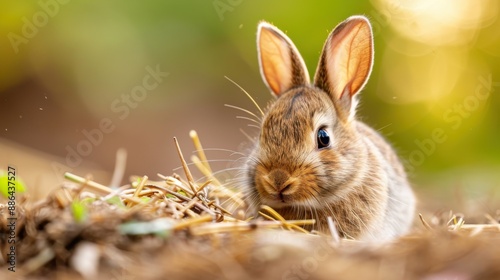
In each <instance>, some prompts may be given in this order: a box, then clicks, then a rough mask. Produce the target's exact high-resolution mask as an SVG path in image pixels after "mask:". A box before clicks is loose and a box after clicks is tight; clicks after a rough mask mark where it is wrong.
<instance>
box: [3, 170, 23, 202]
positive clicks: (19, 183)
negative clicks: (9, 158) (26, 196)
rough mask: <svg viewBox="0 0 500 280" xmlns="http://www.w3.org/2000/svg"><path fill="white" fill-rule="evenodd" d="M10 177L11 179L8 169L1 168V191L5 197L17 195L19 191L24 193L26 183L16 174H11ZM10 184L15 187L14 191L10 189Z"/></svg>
mask: <svg viewBox="0 0 500 280" xmlns="http://www.w3.org/2000/svg"><path fill="white" fill-rule="evenodd" d="M14 178H15V180H14ZM10 179H11V180H9V174H8V173H7V171H5V170H0V193H1V194H2V195H3V196H5V197H9V196H11V195H14V196H15V195H16V194H18V193H23V192H25V191H26V188H25V187H24V183H23V182H22V181H21V180H20V179H19V178H17V177H15V176H10ZM9 183H10V184H9ZM9 185H10V187H15V191H14V192H12V189H11V190H10V191H9Z"/></svg>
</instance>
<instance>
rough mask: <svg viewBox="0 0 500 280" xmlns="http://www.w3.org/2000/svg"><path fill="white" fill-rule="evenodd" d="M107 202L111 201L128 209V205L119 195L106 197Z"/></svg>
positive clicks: (119, 206)
mask: <svg viewBox="0 0 500 280" xmlns="http://www.w3.org/2000/svg"><path fill="white" fill-rule="evenodd" d="M106 202H107V203H109V204H113V205H116V206H118V208H121V209H127V206H125V204H123V201H122V200H121V198H120V197H119V196H117V195H115V196H112V197H110V198H108V199H106Z"/></svg>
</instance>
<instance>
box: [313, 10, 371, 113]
mask: <svg viewBox="0 0 500 280" xmlns="http://www.w3.org/2000/svg"><path fill="white" fill-rule="evenodd" d="M372 65H373V36H372V29H371V25H370V22H369V21H368V19H367V18H365V17H363V16H352V17H349V18H348V19H347V20H345V21H344V22H342V23H340V24H339V25H338V26H337V27H335V29H334V30H333V31H332V33H330V36H328V39H327V40H326V43H325V46H324V47H323V52H322V54H321V58H320V61H319V64H318V69H317V70H316V75H315V77H314V84H315V86H317V87H319V88H321V89H322V90H324V91H325V92H327V93H328V94H329V95H330V98H332V100H333V103H334V105H335V108H336V109H337V112H338V113H339V115H340V116H341V117H342V119H344V120H350V119H352V118H353V117H354V113H355V109H356V99H355V98H354V95H355V94H357V93H358V92H360V91H361V90H362V89H363V87H364V85H365V84H366V82H367V81H368V77H369V76H370V72H371V70H372Z"/></svg>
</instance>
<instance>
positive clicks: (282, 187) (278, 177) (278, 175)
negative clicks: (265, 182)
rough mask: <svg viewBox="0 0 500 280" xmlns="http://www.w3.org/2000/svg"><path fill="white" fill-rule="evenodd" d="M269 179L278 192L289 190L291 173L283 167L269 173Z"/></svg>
mask: <svg viewBox="0 0 500 280" xmlns="http://www.w3.org/2000/svg"><path fill="white" fill-rule="evenodd" d="M268 178H269V181H270V183H271V185H272V186H273V188H274V189H275V190H276V192H278V193H280V194H282V193H283V192H285V191H287V190H288V189H289V188H290V186H291V182H290V180H289V179H290V174H289V173H288V172H286V171H284V170H282V169H274V170H273V171H271V172H269V174H268Z"/></svg>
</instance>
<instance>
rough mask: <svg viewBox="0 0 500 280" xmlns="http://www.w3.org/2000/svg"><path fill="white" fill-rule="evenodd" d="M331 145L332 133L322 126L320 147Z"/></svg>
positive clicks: (319, 137) (319, 135) (319, 138)
mask: <svg viewBox="0 0 500 280" xmlns="http://www.w3.org/2000/svg"><path fill="white" fill-rule="evenodd" d="M328 146H330V135H328V132H327V131H326V129H324V128H321V129H320V130H318V149H322V148H326V147H328Z"/></svg>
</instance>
